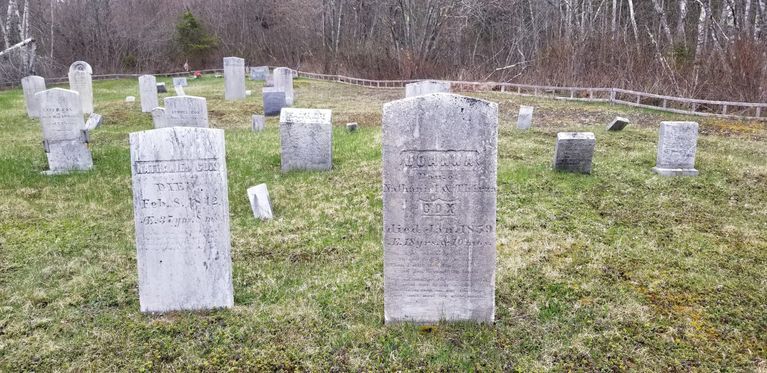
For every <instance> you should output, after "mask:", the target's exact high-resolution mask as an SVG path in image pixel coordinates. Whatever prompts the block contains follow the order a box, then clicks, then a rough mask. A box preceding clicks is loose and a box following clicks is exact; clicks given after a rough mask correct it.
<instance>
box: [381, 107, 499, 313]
mask: <svg viewBox="0 0 767 373" xmlns="http://www.w3.org/2000/svg"><path fill="white" fill-rule="evenodd" d="M497 141H498V105H497V104H495V103H491V102H487V101H483V100H479V99H474V98H469V97H463V96H457V95H452V94H432V95H426V96H418V97H414V98H406V99H403V100H399V101H394V102H390V103H388V104H385V105H384V108H383V208H384V212H383V216H384V319H385V321H386V323H395V322H414V323H437V322H440V321H443V320H444V321H475V322H486V323H492V322H493V318H494V314H495V258H496V251H495V242H496V233H495V231H496V229H495V227H496V190H497V188H496V178H497V158H498V155H497V154H498V149H497Z"/></svg>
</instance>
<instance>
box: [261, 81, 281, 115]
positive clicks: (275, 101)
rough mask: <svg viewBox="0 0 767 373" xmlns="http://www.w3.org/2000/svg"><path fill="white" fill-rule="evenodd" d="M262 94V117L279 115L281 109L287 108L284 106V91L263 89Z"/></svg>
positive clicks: (272, 88)
mask: <svg viewBox="0 0 767 373" xmlns="http://www.w3.org/2000/svg"><path fill="white" fill-rule="evenodd" d="M262 94H263V97H264V115H266V116H267V117H275V116H278V115H280V111H281V110H282V108H284V107H286V106H287V105H286V104H285V91H283V90H281V89H279V88H277V87H268V88H264V89H263V90H262Z"/></svg>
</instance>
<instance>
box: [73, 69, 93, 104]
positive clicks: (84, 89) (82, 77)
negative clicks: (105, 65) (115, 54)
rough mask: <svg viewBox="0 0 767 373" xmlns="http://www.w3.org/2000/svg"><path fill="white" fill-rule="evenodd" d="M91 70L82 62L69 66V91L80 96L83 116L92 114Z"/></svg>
mask: <svg viewBox="0 0 767 373" xmlns="http://www.w3.org/2000/svg"><path fill="white" fill-rule="evenodd" d="M92 75H93V69H92V68H91V65H89V64H88V63H87V62H84V61H77V62H75V63H73V64H72V65H70V66H69V89H71V90H73V91H75V92H77V93H79V94H80V103H81V105H82V111H83V114H91V113H93V77H92Z"/></svg>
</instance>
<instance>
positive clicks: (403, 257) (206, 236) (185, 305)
mask: <svg viewBox="0 0 767 373" xmlns="http://www.w3.org/2000/svg"><path fill="white" fill-rule="evenodd" d="M35 97H36V99H38V100H39V103H40V120H41V123H42V127H43V133H44V137H45V138H46V140H48V144H47V145H46V147H51V146H55V147H57V150H56V152H57V154H60V155H63V156H65V157H68V156H72V157H78V156H79V154H80V153H82V152H88V150H87V147H84V146H80V144H84V143H85V141H84V139H83V138H84V137H87V136H85V135H84V134H83V128H84V124H83V114H82V104H81V100H80V95H79V94H78V93H77V92H73V91H68V90H63V89H51V90H47V91H43V92H39V93H37V94H36V96H35ZM189 98H190V97H189V96H186V97H178V98H176V99H189ZM168 99H172V98H170V97H169V98H168ZM168 99H166V106H168V107H170V109H168V111H169V112H172V111H174V109H173V104H172V103H171V104H170V105H168V102H167V100H168ZM203 100H204V99H203ZM171 102H172V101H171ZM187 114H188V113H187ZM175 120H177V122H175V123H177V125H175V126H171V127H169V128H161V129H156V130H149V131H143V132H136V133H132V134H131V135H130V154H131V174H132V183H133V204H134V215H135V224H136V245H137V262H138V272H139V294H140V304H141V310H142V311H144V312H166V311H173V310H199V309H211V308H220V307H231V306H232V305H233V286H232V280H231V278H232V274H231V271H232V269H231V268H232V265H231V256H230V230H229V203H228V184H227V183H228V182H227V169H226V160H225V150H224V133H223V130H219V129H209V128H195V127H207V126H199V125H198V124H199V118H196V117H190V116H188V115H186V114H184V115H181V116H179V117H178V118H176V119H175ZM206 121H207V118H206ZM680 129H681V130H680ZM382 130H383V138H382V143H383V145H382V146H383V185H382V188H383V210H384V213H383V215H384V227H383V231H384V311H385V312H384V313H385V320H386V322H387V323H388V322H401V321H407V322H416V323H431V322H438V321H441V320H448V321H457V320H472V321H479V322H492V321H493V319H494V312H495V304H494V299H495V295H494V293H495V291H494V289H495V263H496V260H495V255H496V253H495V246H496V245H495V241H496V233H495V232H496V226H495V223H496V193H497V186H496V185H497V157H498V155H497V138H498V106H497V104H495V103H491V102H487V101H483V100H478V99H473V98H468V97H463V96H457V95H452V94H427V95H420V96H416V97H414V98H409V99H404V100H399V101H394V102H391V103H388V104H386V105H384V108H383V126H382ZM693 130H694V131H693ZM695 135H697V125H695V126H692V125H690V126H679V125H677V124H673V123H664V124H663V125H662V127H661V143H660V144H659V161H658V167H661V168H663V167H666V166H668V161H669V159H666V158H660V157H667V156H670V157H671V158H670V159H671V160H673V158H674V157H676V156H677V155H679V154H686V152H687V151H688V150H689V149H688V148H689V147H677V146H676V145H675V144H680V143H689V142H690V140H691V139H692V142H693V144H694V137H695ZM564 140H570V139H564V138H563V141H564ZM575 140H581V138H578V137H576V138H575ZM587 140H591V139H587ZM331 142H332V125H331V112H330V111H329V110H311V109H284V110H282V111H281V115H280V146H281V159H282V170H283V171H290V170H294V169H303V170H329V169H330V168H331V165H332V145H331ZM72 143H74V146H72ZM558 144H559V138H558ZM558 146H559V145H558ZM562 146H563V147H564V144H563V145H562ZM693 153H694V150H693ZM88 156H89V154H88ZM50 160H51V158H50V157H49V161H50ZM259 187H260V186H259ZM259 187H254V188H252V189H253V190H252V193H251V190H249V197H250V198H251V201H253V200H254V199H255V200H257V199H258V198H260V197H259V195H261V196H263V195H264V194H265V192H266V191H265V188H259ZM251 203H253V202H251ZM254 213H255V212H254ZM269 214H271V211H269Z"/></svg>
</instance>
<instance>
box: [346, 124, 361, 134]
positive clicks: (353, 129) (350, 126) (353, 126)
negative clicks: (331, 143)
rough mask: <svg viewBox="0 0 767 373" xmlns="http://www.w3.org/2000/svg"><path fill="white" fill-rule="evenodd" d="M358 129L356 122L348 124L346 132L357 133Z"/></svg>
mask: <svg viewBox="0 0 767 373" xmlns="http://www.w3.org/2000/svg"><path fill="white" fill-rule="evenodd" d="M357 127H358V125H357V123H356V122H354V123H346V130H347V131H349V132H356V131H357Z"/></svg>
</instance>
